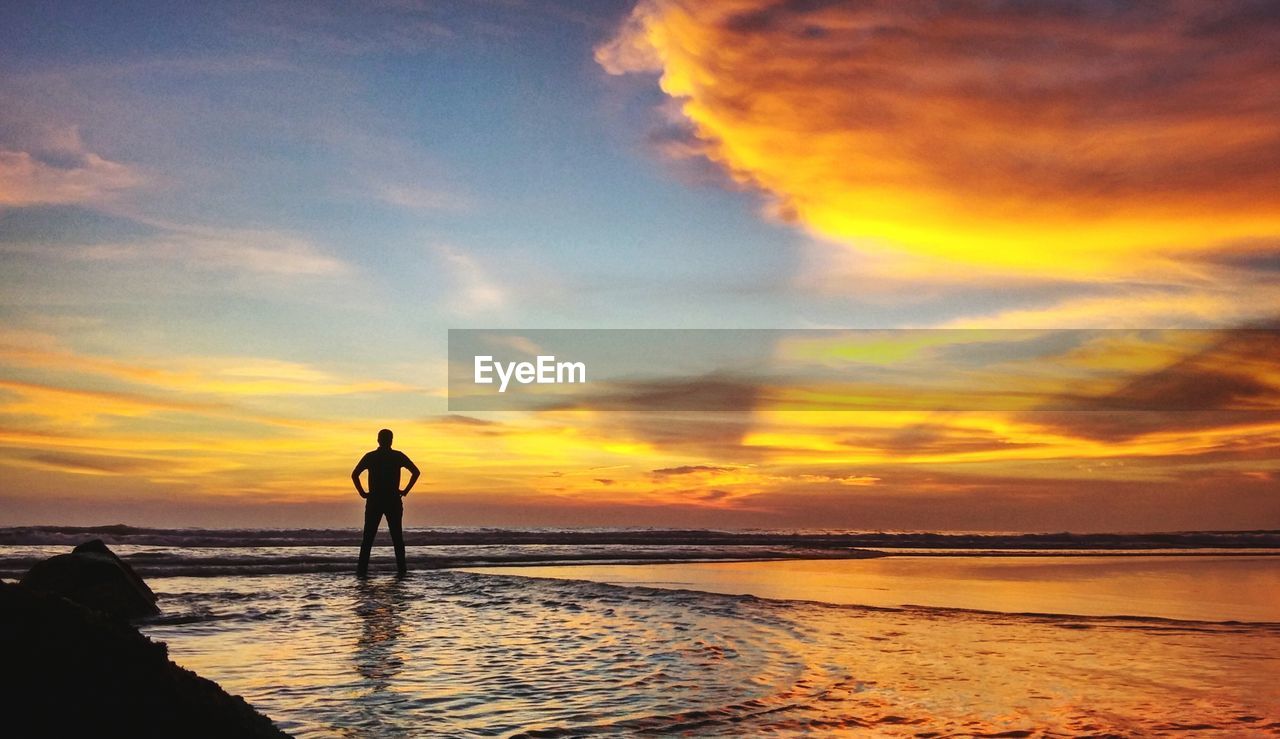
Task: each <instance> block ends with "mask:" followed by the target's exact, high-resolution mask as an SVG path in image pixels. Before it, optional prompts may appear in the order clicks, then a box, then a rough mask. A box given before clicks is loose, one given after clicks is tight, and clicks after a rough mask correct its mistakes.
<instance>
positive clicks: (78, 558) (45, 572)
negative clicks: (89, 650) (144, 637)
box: [22, 539, 160, 618]
mask: <svg viewBox="0 0 1280 739" xmlns="http://www.w3.org/2000/svg"><path fill="white" fill-rule="evenodd" d="M22 584H23V585H24V586H26V587H28V588H30V589H32V590H39V591H42V592H45V593H52V594H54V595H61V596H62V597H64V598H68V599H70V600H73V601H75V602H76V603H79V604H80V605H82V606H86V607H88V608H92V609H95V610H98V611H103V612H104V613H110V614H113V615H116V616H122V617H124V618H138V617H141V616H152V615H155V614H157V613H159V612H160V609H159V608H157V607H156V594H155V593H153V592H151V588H149V587H147V584H146V583H145V582H143V581H142V578H140V577H138V575H137V573H135V572H134V571H133V568H132V567H130V566H129V565H128V564H127V563H126V562H124V561H123V560H121V559H120V558H119V557H117V556H116V555H115V553H114V552H112V551H111V550H110V549H108V548H107V545H106V544H104V543H103V542H102V540H101V539H94V540H93V541H89V542H85V543H84V544H81V545H80V546H78V547H76V548H75V549H73V550H71V553H70V554H59V555H57V556H55V557H50V558H49V559H46V560H45V561H43V562H39V563H37V564H36V565H35V566H34V567H32V568H31V569H30V570H29V571H28V572H27V574H26V575H24V576H23V578H22Z"/></svg>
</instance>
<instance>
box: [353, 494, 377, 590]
mask: <svg viewBox="0 0 1280 739" xmlns="http://www.w3.org/2000/svg"><path fill="white" fill-rule="evenodd" d="M381 522H382V508H381V506H378V505H377V504H375V503H374V502H373V501H366V502H365V504H364V537H363V538H362V539H361V540H360V564H358V565H356V574H357V575H364V574H366V573H368V572H369V552H370V550H372V549H373V538H374V537H375V536H377V535H378V524H379V523H381Z"/></svg>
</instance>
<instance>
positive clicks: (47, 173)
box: [0, 127, 146, 207]
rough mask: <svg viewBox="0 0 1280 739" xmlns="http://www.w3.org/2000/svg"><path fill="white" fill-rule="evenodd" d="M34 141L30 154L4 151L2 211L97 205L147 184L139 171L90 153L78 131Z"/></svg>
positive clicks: (54, 132)
mask: <svg viewBox="0 0 1280 739" xmlns="http://www.w3.org/2000/svg"><path fill="white" fill-rule="evenodd" d="M29 133H30V132H29ZM35 138H36V140H35V141H33V142H31V143H33V144H34V146H33V147H32V148H31V149H30V150H15V149H9V148H0V206H10V207H26V206H32V205H65V204H77V203H96V202H100V201H103V200H107V199H109V198H111V197H112V196H114V195H116V194H118V193H120V192H122V191H125V190H129V189H133V188H136V187H140V186H141V185H143V184H144V183H145V182H146V178H145V177H143V175H142V174H141V173H140V172H139V171H138V170H137V169H135V168H133V167H130V166H128V165H125V164H121V163H119V162H113V161H111V160H109V159H106V158H104V157H102V156H101V155H99V154H97V153H94V152H92V151H89V150H88V148H87V147H86V146H85V144H84V142H83V141H81V139H80V132H79V129H77V128H75V127H66V128H62V129H56V130H46V131H43V132H41V133H40V135H38V136H35Z"/></svg>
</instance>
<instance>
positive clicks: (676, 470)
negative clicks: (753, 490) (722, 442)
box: [651, 464, 733, 477]
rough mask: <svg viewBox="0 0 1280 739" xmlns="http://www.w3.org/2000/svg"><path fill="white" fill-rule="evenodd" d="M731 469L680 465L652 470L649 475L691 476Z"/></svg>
mask: <svg viewBox="0 0 1280 739" xmlns="http://www.w3.org/2000/svg"><path fill="white" fill-rule="evenodd" d="M731 469H733V468H731V467H716V466H714V465H709V464H694V465H681V466H680V467H663V468H661V469H657V470H652V472H651V474H653V475H654V476H656V477H666V476H670V475H693V474H698V473H702V472H728V471H730V470H731Z"/></svg>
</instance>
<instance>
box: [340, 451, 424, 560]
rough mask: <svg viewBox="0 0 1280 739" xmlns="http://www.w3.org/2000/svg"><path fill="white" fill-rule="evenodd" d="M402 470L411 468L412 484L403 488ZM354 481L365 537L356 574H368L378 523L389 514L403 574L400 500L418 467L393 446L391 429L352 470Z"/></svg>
mask: <svg viewBox="0 0 1280 739" xmlns="http://www.w3.org/2000/svg"><path fill="white" fill-rule="evenodd" d="M401 469H407V470H409V484H408V485H405V486H404V490H401V489H400V470H401ZM365 470H368V471H369V492H367V493H366V492H365V490H364V487H363V486H361V484H360V473H361V472H364V471H365ZM351 481H352V482H354V483H355V484H356V492H358V493H360V497H361V498H364V499H365V504H364V539H363V540H362V541H361V542H360V564H359V566H358V567H357V568H356V573H357V574H360V575H365V574H367V573H368V572H369V550H370V549H372V548H373V537H374V536H377V534H378V524H379V523H381V522H382V517H383V516H386V517H387V529H388V530H389V531H390V532H391V543H392V544H394V545H395V549H396V568H397V570H398V571H399V572H400V574H402V575H403V574H404V573H405V572H407V571H408V567H407V566H406V565H405V561H404V533H403V532H402V531H401V530H400V523H401V520H402V519H403V518H404V503H403V502H401V500H400V499H401V498H403V497H404V496H406V495H408V494H409V491H410V490H412V489H413V484H414V483H415V482H417V481H418V467H417V465H415V464H414V463H413V462H412V461H410V460H409V458H408V457H406V456H405V454H404V452H400V451H396V450H395V449H392V448H391V429H383V430H381V431H379V432H378V448H377V449H374V450H373V451H371V452H369V453H368V454H366V455H364V456H363V457H361V458H360V464H357V465H356V468H355V469H354V470H351Z"/></svg>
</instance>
